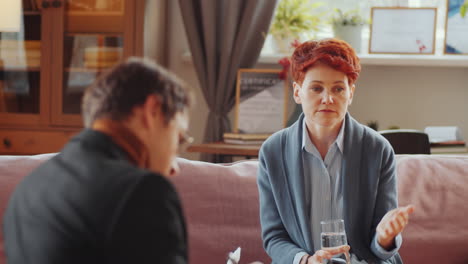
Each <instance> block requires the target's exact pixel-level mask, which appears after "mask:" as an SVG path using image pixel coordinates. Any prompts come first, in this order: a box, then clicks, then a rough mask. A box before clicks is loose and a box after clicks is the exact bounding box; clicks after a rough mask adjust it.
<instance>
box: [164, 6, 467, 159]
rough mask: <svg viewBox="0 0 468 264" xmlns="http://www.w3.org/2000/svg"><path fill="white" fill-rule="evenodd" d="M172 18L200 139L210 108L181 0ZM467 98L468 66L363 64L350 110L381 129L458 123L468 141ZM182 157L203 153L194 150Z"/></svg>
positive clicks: (172, 41)
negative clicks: (190, 52)
mask: <svg viewBox="0 0 468 264" xmlns="http://www.w3.org/2000/svg"><path fill="white" fill-rule="evenodd" d="M169 21H170V22H169V27H168V30H169V68H170V70H172V71H173V72H175V73H176V74H177V75H178V76H180V77H182V78H183V79H184V80H185V81H187V82H188V83H190V84H191V85H192V86H193V87H194V90H195V94H196V97H197V104H196V106H195V107H194V109H193V110H192V113H191V124H190V133H191V135H192V136H194V137H195V142H196V143H199V142H201V140H202V137H203V132H204V128H205V123H206V118H207V115H208V108H207V106H206V103H205V101H204V99H203V97H202V93H201V90H200V86H199V84H198V79H197V76H196V73H195V69H194V67H193V64H192V63H191V62H190V61H187V59H185V60H184V59H183V56H182V55H183V54H184V53H185V52H187V51H188V50H189V49H188V44H187V39H186V37H185V30H184V26H183V22H182V18H181V15H180V11H179V7H178V1H170V12H169ZM467 59H468V56H467ZM257 67H274V68H276V67H277V65H265V64H259V65H257ZM467 101H468V68H457V67H402V66H366V65H365V66H363V71H362V73H361V76H360V78H359V81H358V83H357V88H356V95H355V99H354V102H353V105H352V106H351V108H350V112H351V114H352V115H353V116H354V118H356V119H357V120H358V121H360V122H361V123H364V124H365V123H367V122H368V121H370V120H377V121H378V122H379V128H380V129H386V128H388V127H389V126H391V125H397V126H399V127H401V128H411V129H424V127H425V126H430V125H453V126H459V127H460V128H461V130H462V132H463V135H464V138H465V140H468V104H467V103H466V102H467ZM232 116H233V115H232V113H231V117H232ZM181 156H182V157H185V158H189V159H198V157H199V155H198V154H195V153H182V155H181Z"/></svg>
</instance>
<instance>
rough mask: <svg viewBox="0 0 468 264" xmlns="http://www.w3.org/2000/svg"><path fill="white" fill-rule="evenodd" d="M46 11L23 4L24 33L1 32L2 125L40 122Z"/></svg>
mask: <svg viewBox="0 0 468 264" xmlns="http://www.w3.org/2000/svg"><path fill="white" fill-rule="evenodd" d="M41 34H42V13H41V11H39V10H38V9H33V8H32V7H31V6H24V7H23V16H22V19H21V29H20V32H0V117H1V118H2V124H31V123H38V122H39V120H40V112H41V89H40V87H41V59H42V56H41V55H42V53H43V52H42V48H43V42H42V41H41V38H42V37H41Z"/></svg>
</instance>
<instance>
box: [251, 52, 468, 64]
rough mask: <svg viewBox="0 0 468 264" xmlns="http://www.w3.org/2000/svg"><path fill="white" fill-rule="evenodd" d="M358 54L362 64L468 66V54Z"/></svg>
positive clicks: (273, 59) (274, 60) (273, 58)
mask: <svg viewBox="0 0 468 264" xmlns="http://www.w3.org/2000/svg"><path fill="white" fill-rule="evenodd" d="M286 56H287V55H286V54H262V55H260V58H259V59H258V62H259V63H266V64H278V61H279V60H280V59H282V58H284V57H286ZM358 56H359V58H360V59H361V64H362V65H379V66H421V67H468V56H466V55H403V54H401V55H400V54H359V55H358ZM278 65H279V64H278Z"/></svg>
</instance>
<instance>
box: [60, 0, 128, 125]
mask: <svg viewBox="0 0 468 264" xmlns="http://www.w3.org/2000/svg"><path fill="white" fill-rule="evenodd" d="M133 2H134V1H133V0H132V1H125V0H66V1H64V2H63V4H64V8H63V10H62V11H63V16H62V18H63V20H64V21H63V23H61V25H63V28H60V32H62V35H61V39H60V40H59V41H58V43H60V45H61V47H60V48H59V49H58V51H60V50H61V52H62V54H63V59H62V62H61V63H62V67H61V69H60V71H61V72H62V74H61V78H58V79H61V81H60V83H57V85H58V86H59V87H58V88H59V89H58V90H59V92H58V93H57V95H56V97H55V98H54V97H53V99H52V100H53V103H54V104H56V107H55V109H53V110H52V119H53V120H52V121H53V123H54V124H60V125H81V123H82V121H81V117H80V116H79V114H80V113H81V99H82V97H83V93H84V91H85V89H86V88H87V87H88V86H89V85H91V84H92V83H93V82H94V80H95V79H96V78H97V77H99V75H101V74H102V73H103V72H104V71H105V70H107V69H109V68H110V67H112V66H113V65H115V64H116V63H117V62H119V61H120V60H122V58H124V57H125V56H127V54H130V53H131V52H132V50H131V48H132V45H131V43H130V42H131V41H129V39H131V37H129V36H131V35H129V34H132V32H131V31H132V30H127V29H128V28H132V25H131V24H132V23H133V22H132V21H133V19H132V17H131V16H128V15H127V13H128V12H127V11H128V9H131V7H132V4H133ZM128 24H130V27H129V25H128Z"/></svg>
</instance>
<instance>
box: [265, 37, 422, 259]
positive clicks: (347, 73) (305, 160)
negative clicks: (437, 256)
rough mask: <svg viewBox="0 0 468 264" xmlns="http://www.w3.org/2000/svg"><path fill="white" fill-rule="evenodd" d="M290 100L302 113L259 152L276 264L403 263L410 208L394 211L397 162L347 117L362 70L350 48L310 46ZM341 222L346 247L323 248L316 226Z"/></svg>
mask: <svg viewBox="0 0 468 264" xmlns="http://www.w3.org/2000/svg"><path fill="white" fill-rule="evenodd" d="M291 71H292V77H293V79H294V84H293V86H294V100H295V101H296V103H298V104H301V105H302V110H303V114H301V115H300V117H299V118H298V120H297V121H296V122H295V123H294V124H293V125H291V126H290V127H288V128H286V129H283V130H281V131H279V132H277V133H275V134H274V135H272V136H271V137H270V138H269V139H268V140H267V141H266V142H265V143H264V144H263V145H262V147H261V150H260V155H259V160H260V162H259V171H258V186H259V195H260V221H261V226H262V238H263V242H264V247H265V249H266V251H267V253H268V254H269V255H270V257H271V258H272V260H273V263H281V264H283V263H291V264H293V263H294V264H298V263H300V264H303V263H307V264H312V263H322V261H324V260H326V259H330V258H332V256H333V255H336V254H339V253H346V254H347V253H350V254H351V257H352V258H351V260H352V263H402V261H401V258H400V256H399V254H398V249H399V248H400V246H401V243H402V238H401V235H400V233H401V232H402V230H403V229H404V227H405V226H406V225H407V224H408V220H409V214H410V213H411V212H412V211H413V210H414V209H413V207H412V206H407V207H401V208H397V178H396V171H395V155H394V152H393V149H392V147H391V145H390V144H389V143H388V141H386V140H385V139H384V138H383V137H382V136H380V135H379V134H378V133H377V132H375V131H373V130H372V129H369V128H368V127H366V126H363V125H361V124H359V123H358V122H357V121H356V120H354V119H353V118H352V117H351V115H350V114H349V113H348V107H349V105H351V102H352V100H353V96H354V92H355V89H356V87H355V82H356V79H357V77H358V75H359V73H360V71H361V66H360V63H359V59H358V58H357V56H356V53H355V51H354V50H353V49H352V47H351V46H350V45H349V44H347V43H346V42H344V41H341V40H337V39H324V40H318V41H308V42H305V43H303V44H301V45H299V46H298V47H297V48H296V49H295V51H294V53H293V55H292V58H291ZM331 219H344V223H345V230H346V234H347V239H348V245H349V246H348V245H345V246H341V247H336V248H333V249H329V248H328V249H322V248H321V237H320V235H321V226H320V222H321V221H324V220H331Z"/></svg>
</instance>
